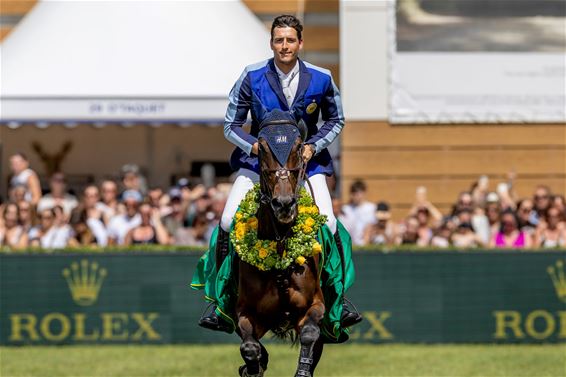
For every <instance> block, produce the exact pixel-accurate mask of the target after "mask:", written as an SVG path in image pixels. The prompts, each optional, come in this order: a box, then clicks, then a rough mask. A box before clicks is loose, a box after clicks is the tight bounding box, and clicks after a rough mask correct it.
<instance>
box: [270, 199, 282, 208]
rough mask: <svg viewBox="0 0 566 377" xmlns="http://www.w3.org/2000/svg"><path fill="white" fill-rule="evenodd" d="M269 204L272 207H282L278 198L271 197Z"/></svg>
mask: <svg viewBox="0 0 566 377" xmlns="http://www.w3.org/2000/svg"><path fill="white" fill-rule="evenodd" d="M271 206H272V207H273V208H280V207H282V206H283V205H282V204H281V202H280V201H279V199H277V198H273V199H271Z"/></svg>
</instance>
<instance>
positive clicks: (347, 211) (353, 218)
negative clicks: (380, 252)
mask: <svg viewBox="0 0 566 377" xmlns="http://www.w3.org/2000/svg"><path fill="white" fill-rule="evenodd" d="M366 192H367V187H366V184H365V183H364V182H363V181H360V180H358V181H354V183H352V185H351V186H350V202H349V203H348V204H345V205H344V206H342V214H341V215H339V216H338V219H339V220H340V221H341V222H342V223H343V224H344V227H345V228H346V229H347V230H348V232H349V233H350V236H351V237H352V243H353V244H354V245H357V246H361V245H363V244H364V231H365V229H366V227H367V226H368V225H369V224H374V223H375V215H374V214H375V204H373V203H371V202H368V201H367V200H366Z"/></svg>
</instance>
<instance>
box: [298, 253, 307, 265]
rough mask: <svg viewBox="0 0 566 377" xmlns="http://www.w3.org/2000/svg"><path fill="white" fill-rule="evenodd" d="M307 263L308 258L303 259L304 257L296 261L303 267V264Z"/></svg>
mask: <svg viewBox="0 0 566 377" xmlns="http://www.w3.org/2000/svg"><path fill="white" fill-rule="evenodd" d="M306 261H307V258H305V257H303V256H302V255H301V256H300V257H297V259H295V262H297V263H298V264H300V265H301V266H302V265H303V264H305V262H306Z"/></svg>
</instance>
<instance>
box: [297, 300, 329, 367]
mask: <svg viewBox="0 0 566 377" xmlns="http://www.w3.org/2000/svg"><path fill="white" fill-rule="evenodd" d="M319 291H320V290H319ZM318 296H322V292H320V293H319V294H317V295H316V296H315V301H314V302H313V304H312V305H311V307H310V308H309V309H308V310H307V314H306V315H305V317H304V318H303V319H302V320H301V321H300V322H299V329H300V337H299V339H300V341H301V351H300V354H299V365H298V367H297V372H296V373H295V377H298V376H300V377H311V376H312V372H313V371H314V366H315V352H314V350H315V345H316V343H317V341H318V339H319V338H320V327H319V323H320V322H321V321H322V318H323V316H324V304H323V303H322V300H320V298H319V297H318ZM319 352H320V353H322V347H321V348H320V351H319ZM318 359H319V360H320V355H318ZM316 362H317V363H318V360H317V361H316Z"/></svg>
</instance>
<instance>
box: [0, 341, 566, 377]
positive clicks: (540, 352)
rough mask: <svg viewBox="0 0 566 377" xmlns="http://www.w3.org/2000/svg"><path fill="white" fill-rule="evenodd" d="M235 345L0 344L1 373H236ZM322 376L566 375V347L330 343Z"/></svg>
mask: <svg viewBox="0 0 566 377" xmlns="http://www.w3.org/2000/svg"><path fill="white" fill-rule="evenodd" d="M267 348H268V351H269V352H270V364H269V369H268V371H267V373H266V376H292V375H293V373H294V371H295V366H296V360H297V355H298V349H296V348H291V347H290V346H287V345H282V344H269V345H267ZM240 364H242V361H241V359H240V354H239V348H238V346H237V345H235V344H234V345H210V346H185V345H183V346H97V347H95V346H65V347H40V346H37V347H9V348H8V347H2V348H0V376H2V377H16V376H27V377H49V376H54V377H55V376H57V377H64V376H73V377H86V376H97V377H98V376H99V377H113V376H116V377H118V376H119V377H129V376H132V377H133V376H136V377H137V376H164V377H165V376H167V377H169V376H199V377H204V376H236V375H237V368H238V366H239V365H240ZM322 376H352V377H354V376H390V377H394V376H411V377H413V376H414V377H417V376H418V377H421V376H422V377H424V376H426V377H430V376H454V377H467V376H482V377H491V376H494V377H495V376H508V377H521V376H529V377H543V376H553V377H554V376H556V377H564V376H566V344H562V345H515V346H513V345H504V346H503V345H501V346H496V345H380V346H378V345H332V346H327V347H326V348H325V353H324V355H323V357H322V361H321V363H320V364H319V367H318V369H317V377H322Z"/></svg>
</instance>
